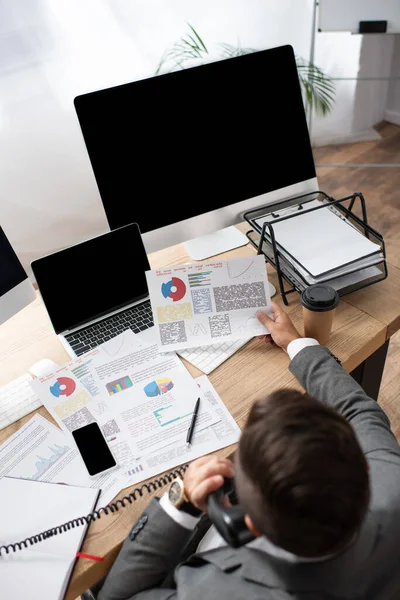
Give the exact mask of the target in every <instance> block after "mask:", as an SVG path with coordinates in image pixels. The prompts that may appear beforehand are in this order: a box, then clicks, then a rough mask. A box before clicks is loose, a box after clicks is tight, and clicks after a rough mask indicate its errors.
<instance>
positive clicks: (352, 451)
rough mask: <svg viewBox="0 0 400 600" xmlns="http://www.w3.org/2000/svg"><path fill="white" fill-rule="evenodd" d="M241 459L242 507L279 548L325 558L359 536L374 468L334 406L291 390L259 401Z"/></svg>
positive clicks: (249, 422) (240, 449) (243, 439)
mask: <svg viewBox="0 0 400 600" xmlns="http://www.w3.org/2000/svg"><path fill="white" fill-rule="evenodd" d="M237 458H238V461H239V469H238V473H237V493H238V497H239V502H240V503H241V504H242V505H243V508H244V509H245V510H246V512H247V513H248V514H249V516H250V517H251V519H252V521H253V523H254V525H255V526H256V527H257V529H258V530H259V531H260V532H261V533H262V534H263V535H265V536H266V537H267V538H268V539H269V540H270V541H271V542H272V543H274V544H275V545H277V546H279V547H281V548H284V549H285V550H288V551H289V552H292V553H293V554H296V555H298V556H303V557H319V556H324V555H329V554H334V553H337V552H339V551H340V550H342V549H344V548H345V547H346V546H347V544H349V543H350V542H351V540H352V539H353V538H354V536H355V535H356V534H357V532H358V531H359V529H360V527H361V525H362V522H363V520H364V517H365V514H366V511H367V508H368V502H369V475H368V466H367V462H366V459H365V457H364V455H363V453H362V450H361V448H360V445H359V443H358V440H357V438H356V436H355V433H354V431H353V429H352V427H351V425H350V424H349V423H348V422H347V421H346V420H345V419H344V418H343V417H342V416H341V415H340V414H338V413H337V412H336V411H335V410H333V409H332V408H330V407H329V406H325V405H323V404H321V403H320V402H318V401H317V400H315V399H313V398H310V397H309V396H306V395H303V394H301V393H300V392H298V391H296V390H291V389H284V390H281V391H278V392H275V393H273V394H271V395H270V396H267V397H266V398H265V399H264V400H261V401H258V402H256V403H255V404H254V405H253V407H252V409H251V411H250V414H249V417H248V419H247V423H246V425H245V427H244V429H243V432H242V435H241V438H240V441H239V447H238V456H237Z"/></svg>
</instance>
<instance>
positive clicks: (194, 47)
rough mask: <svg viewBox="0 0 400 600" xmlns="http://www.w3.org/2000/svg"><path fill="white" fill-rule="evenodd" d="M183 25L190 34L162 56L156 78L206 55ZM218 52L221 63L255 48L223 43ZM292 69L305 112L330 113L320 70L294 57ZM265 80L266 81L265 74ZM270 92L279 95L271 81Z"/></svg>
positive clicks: (328, 88)
mask: <svg viewBox="0 0 400 600" xmlns="http://www.w3.org/2000/svg"><path fill="white" fill-rule="evenodd" d="M187 25H188V27H189V29H190V31H189V32H187V33H186V34H185V35H184V36H182V37H181V38H180V39H179V40H178V41H177V42H175V43H174V44H173V45H172V47H171V48H170V49H169V50H167V51H166V52H164V54H163V56H162V57H161V60H160V62H159V65H158V67H157V70H156V75H158V74H159V73H160V72H161V69H166V70H168V71H173V70H176V69H184V68H185V66H186V63H187V61H191V62H192V61H193V60H201V59H203V58H204V56H205V55H209V51H208V48H207V46H206V45H205V43H204V41H203V40H202V38H201V37H200V35H199V34H198V32H197V31H196V29H195V28H194V27H193V25H191V24H190V23H187ZM219 48H220V58H222V59H224V58H232V57H234V56H242V55H244V54H251V53H252V52H258V50H257V49H255V48H242V47H241V46H240V45H238V46H233V45H232V44H227V43H221V44H219ZM296 65H297V72H298V75H299V82H300V86H301V88H302V93H303V98H304V101H305V104H306V107H305V108H306V110H309V111H311V112H312V111H314V112H315V113H316V114H317V115H321V116H325V115H327V114H329V113H330V112H331V111H332V108H333V105H334V102H335V94H336V88H335V84H334V82H333V80H332V79H330V77H328V76H327V75H326V74H325V73H324V72H323V71H322V69H320V68H319V67H317V66H316V65H315V64H313V63H310V62H308V61H306V60H305V59H304V58H302V57H300V56H296ZM265 76H266V77H268V73H266V74H265ZM271 91H272V93H275V94H279V88H278V89H277V88H276V86H275V85H274V81H271Z"/></svg>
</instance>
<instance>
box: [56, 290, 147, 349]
mask: <svg viewBox="0 0 400 600" xmlns="http://www.w3.org/2000/svg"><path fill="white" fill-rule="evenodd" d="M153 325H154V321H153V312H152V310H151V304H150V300H146V301H145V302H142V304H137V305H136V306H131V308H128V309H127V310H124V311H121V312H120V313H117V314H116V315H113V316H112V317H107V319H104V321H98V322H97V323H95V324H94V325H90V326H89V327H86V328H85V329H81V330H80V331H77V332H75V333H70V334H69V335H66V336H65V339H66V340H67V342H68V343H69V345H70V346H71V348H72V349H73V351H74V352H75V354H76V355H77V356H80V355H81V354H84V353H85V352H88V351H89V350H92V349H93V348H96V347H97V346H99V345H100V344H102V343H103V342H107V341H108V340H110V339H111V338H113V337H115V336H116V335H119V334H120V333H122V332H123V331H125V329H132V331H133V332H134V333H140V332H141V331H144V330H145V329H148V328H149V327H152V326H153Z"/></svg>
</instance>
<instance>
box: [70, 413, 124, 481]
mask: <svg viewBox="0 0 400 600" xmlns="http://www.w3.org/2000/svg"><path fill="white" fill-rule="evenodd" d="M72 435H73V438H74V440H75V443H76V445H77V447H78V450H79V452H80V455H81V457H82V460H83V462H84V463H85V466H86V468H87V470H88V473H89V475H97V474H98V473H103V472H104V471H108V470H109V469H112V468H113V467H115V466H116V465H117V462H116V460H115V458H114V456H113V455H112V452H111V450H110V448H109V447H108V444H107V442H106V439H105V437H104V435H103V433H102V431H101V429H100V427H99V425H98V424H97V423H89V425H84V426H83V427H80V428H79V429H75V430H74V431H72Z"/></svg>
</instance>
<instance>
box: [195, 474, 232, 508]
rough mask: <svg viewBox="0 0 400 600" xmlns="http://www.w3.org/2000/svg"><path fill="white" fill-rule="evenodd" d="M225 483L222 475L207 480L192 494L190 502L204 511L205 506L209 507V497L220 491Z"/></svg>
mask: <svg viewBox="0 0 400 600" xmlns="http://www.w3.org/2000/svg"><path fill="white" fill-rule="evenodd" d="M223 483H224V478H223V477H222V475H214V476H213V477H209V478H208V479H205V480H204V481H202V482H201V483H199V485H198V486H196V488H195V489H194V490H193V491H192V492H191V494H190V500H191V502H193V504H195V505H196V506H199V508H201V509H204V508H205V507H204V504H206V505H207V497H208V496H209V494H211V492H215V491H216V490H218V489H219V488H220V487H221V486H222V485H223Z"/></svg>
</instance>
